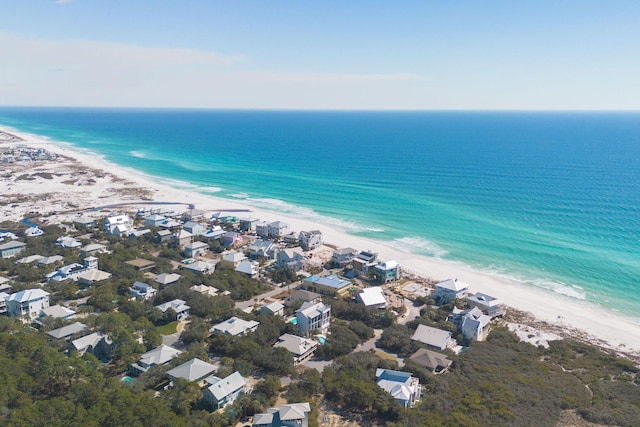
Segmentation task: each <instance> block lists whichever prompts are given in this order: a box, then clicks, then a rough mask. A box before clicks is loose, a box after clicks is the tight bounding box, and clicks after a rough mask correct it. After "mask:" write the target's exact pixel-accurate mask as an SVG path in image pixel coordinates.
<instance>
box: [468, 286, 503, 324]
mask: <svg viewBox="0 0 640 427" xmlns="http://www.w3.org/2000/svg"><path fill="white" fill-rule="evenodd" d="M467 304H469V306H471V307H478V308H479V309H480V310H482V312H483V313H484V314H486V315H487V316H489V317H491V318H494V317H499V316H504V314H505V312H506V309H505V305H504V303H503V302H502V301H501V300H499V299H498V298H494V297H492V296H491V295H487V294H483V293H482V292H476V294H475V295H469V296H468V297H467Z"/></svg>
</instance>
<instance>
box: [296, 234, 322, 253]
mask: <svg viewBox="0 0 640 427" xmlns="http://www.w3.org/2000/svg"><path fill="white" fill-rule="evenodd" d="M298 243H299V244H300V247H301V248H302V249H303V250H305V251H310V250H312V249H315V248H317V247H320V246H321V245H322V233H321V232H320V230H311V231H301V232H300V234H299V235H298Z"/></svg>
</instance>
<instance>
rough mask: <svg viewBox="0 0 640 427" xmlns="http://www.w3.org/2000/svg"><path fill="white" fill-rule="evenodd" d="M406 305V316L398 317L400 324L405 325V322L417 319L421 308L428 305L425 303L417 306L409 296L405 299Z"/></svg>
mask: <svg viewBox="0 0 640 427" xmlns="http://www.w3.org/2000/svg"><path fill="white" fill-rule="evenodd" d="M404 306H405V307H406V311H405V313H404V316H400V317H399V318H398V323H399V324H400V325H404V324H405V323H407V322H411V321H412V320H415V319H416V318H418V317H420V310H422V309H423V308H424V307H426V306H425V305H421V306H420V307H416V306H415V305H413V302H411V300H409V299H407V298H405V299H404Z"/></svg>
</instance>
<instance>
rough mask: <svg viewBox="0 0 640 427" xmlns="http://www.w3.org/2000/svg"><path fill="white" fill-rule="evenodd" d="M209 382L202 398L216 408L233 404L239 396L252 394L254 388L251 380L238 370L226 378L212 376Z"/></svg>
mask: <svg viewBox="0 0 640 427" xmlns="http://www.w3.org/2000/svg"><path fill="white" fill-rule="evenodd" d="M207 383H208V384H209V386H208V387H207V388H205V389H204V390H203V392H202V399H203V400H204V401H205V402H207V403H208V404H209V405H211V407H212V408H213V409H214V410H218V409H222V408H224V407H225V406H227V405H230V404H232V403H233V402H235V401H236V399H237V398H238V397H240V396H241V395H244V394H250V393H251V392H252V390H253V388H252V387H251V383H250V382H249V380H248V379H246V378H244V377H243V376H242V375H240V372H238V371H235V372H234V373H233V374H231V375H229V376H227V377H225V378H218V377H210V378H208V379H207Z"/></svg>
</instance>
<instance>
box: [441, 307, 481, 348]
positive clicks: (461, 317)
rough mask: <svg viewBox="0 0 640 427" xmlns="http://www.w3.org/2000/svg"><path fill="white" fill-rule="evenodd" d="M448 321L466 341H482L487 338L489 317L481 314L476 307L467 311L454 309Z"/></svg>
mask: <svg viewBox="0 0 640 427" xmlns="http://www.w3.org/2000/svg"><path fill="white" fill-rule="evenodd" d="M449 321H450V322H452V323H453V324H454V325H456V326H457V328H458V329H459V330H460V332H462V335H463V336H464V337H465V338H466V339H469V340H474V341H484V340H486V339H487V336H489V331H490V325H489V323H490V322H491V317H489V316H487V315H486V314H484V313H482V311H481V310H480V309H479V308H478V307H473V308H471V309H469V310H460V309H459V308H455V307H454V308H453V312H452V313H451V315H450V316H449Z"/></svg>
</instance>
